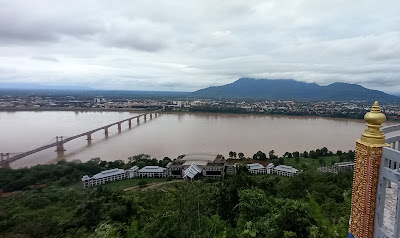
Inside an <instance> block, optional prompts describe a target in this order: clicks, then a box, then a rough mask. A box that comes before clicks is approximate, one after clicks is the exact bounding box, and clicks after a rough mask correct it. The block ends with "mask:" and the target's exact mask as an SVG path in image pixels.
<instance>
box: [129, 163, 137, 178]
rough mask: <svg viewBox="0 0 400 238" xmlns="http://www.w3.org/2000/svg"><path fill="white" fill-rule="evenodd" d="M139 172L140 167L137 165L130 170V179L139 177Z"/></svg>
mask: <svg viewBox="0 0 400 238" xmlns="http://www.w3.org/2000/svg"><path fill="white" fill-rule="evenodd" d="M138 171H139V167H137V166H136V165H135V166H133V167H132V168H130V169H128V170H127V172H128V178H134V177H137V176H138Z"/></svg>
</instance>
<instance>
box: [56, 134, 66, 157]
mask: <svg viewBox="0 0 400 238" xmlns="http://www.w3.org/2000/svg"><path fill="white" fill-rule="evenodd" d="M56 141H57V149H56V151H57V154H63V153H64V151H65V150H64V142H63V137H62V136H56Z"/></svg>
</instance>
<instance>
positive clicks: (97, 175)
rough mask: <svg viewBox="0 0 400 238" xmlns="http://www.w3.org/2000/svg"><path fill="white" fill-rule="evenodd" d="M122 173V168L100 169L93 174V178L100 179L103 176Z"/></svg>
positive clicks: (123, 171)
mask: <svg viewBox="0 0 400 238" xmlns="http://www.w3.org/2000/svg"><path fill="white" fill-rule="evenodd" d="M123 173H125V170H123V169H109V170H104V171H101V172H100V173H98V174H95V175H94V176H93V178H94V179H100V178H105V177H109V176H114V175H118V174H123Z"/></svg>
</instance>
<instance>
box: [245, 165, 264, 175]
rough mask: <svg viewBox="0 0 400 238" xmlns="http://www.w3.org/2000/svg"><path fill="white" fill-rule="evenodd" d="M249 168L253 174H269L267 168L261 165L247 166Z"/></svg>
mask: <svg viewBox="0 0 400 238" xmlns="http://www.w3.org/2000/svg"><path fill="white" fill-rule="evenodd" d="M247 167H248V168H249V171H250V173H252V174H265V173H266V172H267V170H266V168H265V167H264V166H263V165H262V164H259V163H254V164H247Z"/></svg>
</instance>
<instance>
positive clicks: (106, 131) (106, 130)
mask: <svg viewBox="0 0 400 238" xmlns="http://www.w3.org/2000/svg"><path fill="white" fill-rule="evenodd" d="M104 134H105V135H106V138H108V127H106V128H104Z"/></svg>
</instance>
